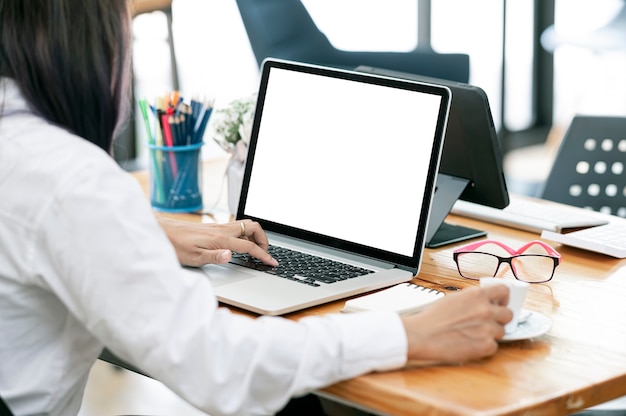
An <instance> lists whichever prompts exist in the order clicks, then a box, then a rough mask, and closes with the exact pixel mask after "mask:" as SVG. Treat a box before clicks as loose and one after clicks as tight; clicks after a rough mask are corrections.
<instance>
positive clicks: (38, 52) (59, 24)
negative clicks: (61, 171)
mask: <svg viewBox="0 0 626 416" xmlns="http://www.w3.org/2000/svg"><path fill="white" fill-rule="evenodd" d="M129 57H130V17H129V3H128V0H0V76H6V77H10V78H13V79H14V80H15V81H16V83H17V85H18V86H19V88H20V90H21V91H22V93H23V94H24V96H25V97H26V99H27V100H28V102H29V103H30V105H31V106H32V108H33V110H34V111H35V112H37V113H38V114H39V115H41V116H42V117H44V118H45V119H47V120H48V121H50V122H51V123H54V124H56V125H58V126H61V127H63V128H65V129H67V130H68V131H70V132H72V133H74V134H77V135H79V136H81V137H83V138H85V139H87V140H89V141H90V142H92V143H94V144H96V145H97V146H99V147H101V148H102V149H104V150H105V151H107V152H109V153H111V149H112V141H113V137H114V135H115V133H116V131H117V128H118V127H119V126H120V125H121V124H122V123H123V122H125V121H126V117H127V110H128V108H129V106H128V95H129V94H128V92H129V90H128V88H129V79H130V59H129Z"/></svg>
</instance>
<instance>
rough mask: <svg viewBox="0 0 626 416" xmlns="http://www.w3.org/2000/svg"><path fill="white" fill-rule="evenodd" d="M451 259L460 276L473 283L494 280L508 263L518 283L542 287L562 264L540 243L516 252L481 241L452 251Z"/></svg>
mask: <svg viewBox="0 0 626 416" xmlns="http://www.w3.org/2000/svg"><path fill="white" fill-rule="evenodd" d="M495 247H499V248H500V249H503V250H504V251H505V252H506V253H508V254H509V256H499V255H497V254H495V253H494V252H495V251H496V250H494V248H495ZM490 249H491V250H490ZM452 256H453V258H454V262H455V263H456V267H457V269H458V270H459V274H460V275H461V276H463V277H465V278H467V279H473V280H478V279H480V278H481V277H495V276H496V275H497V274H498V270H499V269H500V265H501V264H502V263H507V264H508V265H509V267H511V271H512V272H513V276H515V278H516V279H517V280H521V281H523V282H528V283H544V282H547V281H549V280H551V279H552V276H554V270H556V267H557V266H558V265H559V264H560V263H561V255H560V254H559V253H557V251H556V250H554V249H553V248H552V247H550V246H549V245H548V244H546V243H544V242H543V241H539V240H535V241H531V242H530V243H527V244H525V245H523V246H522V247H520V248H519V249H517V250H514V249H512V248H511V247H509V246H507V245H506V244H503V243H501V242H499V241H495V240H482V241H478V242H476V243H472V244H468V245H466V246H463V247H461V248H458V249H456V250H454V252H453V253H452Z"/></svg>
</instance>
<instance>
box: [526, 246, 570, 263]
mask: <svg viewBox="0 0 626 416" xmlns="http://www.w3.org/2000/svg"><path fill="white" fill-rule="evenodd" d="M533 245H538V246H540V247H542V248H543V249H544V250H545V251H546V253H548V255H550V256H552V257H555V258H556V259H557V260H558V261H559V263H560V262H561V255H560V254H559V253H558V252H557V251H556V250H555V249H553V248H552V247H551V246H549V245H548V244H546V243H544V242H543V241H539V240H534V241H531V242H529V243H527V244H524V245H523V246H522V247H520V249H519V250H517V253H518V254H521V253H523V252H524V251H526V250H528V249H529V248H530V247H532V246H533Z"/></svg>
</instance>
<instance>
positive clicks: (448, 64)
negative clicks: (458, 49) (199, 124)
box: [237, 0, 470, 83]
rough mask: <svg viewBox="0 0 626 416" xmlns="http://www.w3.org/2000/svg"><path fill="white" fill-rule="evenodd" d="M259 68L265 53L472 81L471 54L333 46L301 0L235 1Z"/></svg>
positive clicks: (325, 62) (275, 56)
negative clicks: (373, 50) (354, 48)
mask: <svg viewBox="0 0 626 416" xmlns="http://www.w3.org/2000/svg"><path fill="white" fill-rule="evenodd" d="M237 6H238V7H239V13H240V15H241V19H242V21H243V24H244V27H245V28H246V32H247V34H248V39H249V41H250V46H251V47H252V51H253V52H254V56H255V58H256V60H257V63H258V64H259V66H260V65H261V63H262V62H263V60H264V59H265V58H267V57H272V58H279V59H288V60H293V61H299V62H306V63H311V64H318V65H327V66H334V67H340V68H345V69H354V68H356V67H358V66H361V65H367V66H372V67H377V68H386V69H392V70H395V71H401V72H409V73H412V74H417V75H426V76H430V77H436V78H444V79H448V80H452V81H457V82H464V83H467V82H468V81H469V67H470V64H469V56H468V55H466V54H452V53H450V54H440V53H437V52H434V51H430V50H428V51H421V50H420V51H410V52H361V51H344V50H340V49H337V48H335V47H334V46H333V45H332V44H331V43H330V41H329V40H328V38H327V37H326V35H325V34H324V33H323V32H322V31H320V30H319V28H318V27H317V25H316V24H315V21H314V20H313V19H312V18H311V15H310V14H309V12H308V10H307V9H306V7H305V6H304V4H302V2H301V1H300V0H237Z"/></svg>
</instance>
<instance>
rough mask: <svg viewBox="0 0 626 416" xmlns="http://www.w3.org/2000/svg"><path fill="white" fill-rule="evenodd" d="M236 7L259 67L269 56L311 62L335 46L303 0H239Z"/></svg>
mask: <svg viewBox="0 0 626 416" xmlns="http://www.w3.org/2000/svg"><path fill="white" fill-rule="evenodd" d="M237 6H238V7H239V13H240V14H241V19H242V21H243V24H244V27H245V28H246V32H247V33H248V38H249V40H250V44H251V46H252V50H253V52H254V56H255V58H256V60H257V63H258V64H259V66H260V65H261V63H262V62H263V59H265V58H266V57H268V56H271V57H274V58H280V59H292V60H298V59H299V58H300V57H302V56H306V57H310V58H309V59H308V61H311V60H316V56H318V55H321V54H323V53H324V51H326V52H327V51H329V50H331V49H333V46H332V45H331V43H330V41H329V40H328V38H327V37H326V35H324V33H322V32H321V31H320V30H319V29H318V28H317V25H316V24H315V22H314V21H313V19H312V18H311V15H310V14H309V12H308V11H307V9H306V7H304V4H302V2H301V1H300V0H262V1H259V0H237ZM303 45H307V46H306V48H303V47H302V46H303ZM279 51H280V56H277V53H278V52H279Z"/></svg>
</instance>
